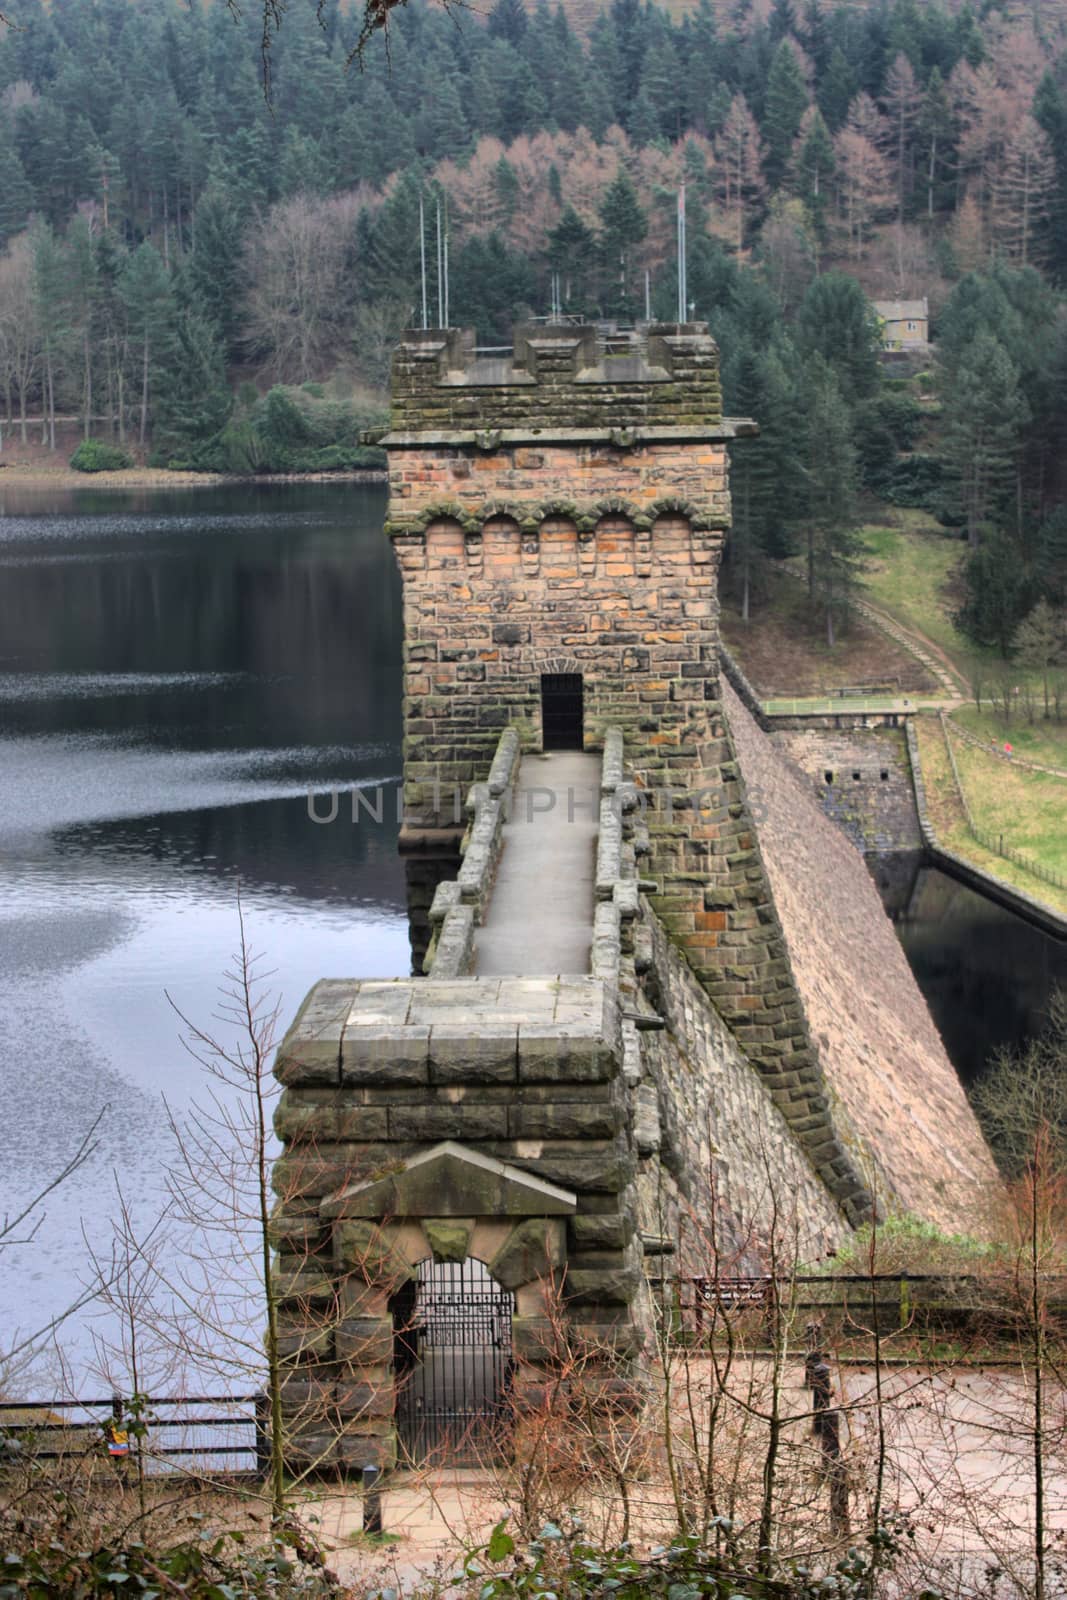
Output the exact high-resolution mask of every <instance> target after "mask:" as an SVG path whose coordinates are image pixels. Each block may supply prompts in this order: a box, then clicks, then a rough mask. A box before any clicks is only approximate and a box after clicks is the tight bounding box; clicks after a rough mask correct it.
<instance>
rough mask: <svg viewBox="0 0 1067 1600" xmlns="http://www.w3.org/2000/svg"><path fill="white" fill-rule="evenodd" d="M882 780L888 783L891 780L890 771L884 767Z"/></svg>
mask: <svg viewBox="0 0 1067 1600" xmlns="http://www.w3.org/2000/svg"><path fill="white" fill-rule="evenodd" d="M882 782H883V783H888V782H889V774H888V772H886V770H885V768H884V767H883V769H882Z"/></svg>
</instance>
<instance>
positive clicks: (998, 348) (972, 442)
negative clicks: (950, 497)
mask: <svg viewBox="0 0 1067 1600" xmlns="http://www.w3.org/2000/svg"><path fill="white" fill-rule="evenodd" d="M1028 421H1029V407H1028V406H1027V403H1026V400H1025V398H1024V397H1023V395H1022V394H1021V393H1020V390H1019V374H1018V370H1017V369H1016V367H1015V365H1014V363H1013V362H1012V360H1011V357H1010V356H1009V355H1008V352H1007V351H1006V350H1005V348H1004V346H1003V345H1002V344H1001V343H1000V341H999V340H998V339H997V338H996V336H995V335H994V334H992V333H990V332H989V331H988V330H982V331H981V332H979V333H978V334H977V335H976V336H975V338H974V341H973V343H972V344H971V346H970V348H969V350H968V351H967V353H966V355H965V356H964V357H963V359H962V360H961V361H960V363H959V365H958V367H957V368H956V373H955V377H954V380H953V383H952V387H951V389H950V390H949V392H948V394H947V395H946V397H945V411H944V451H945V458H946V461H947V462H948V464H949V466H950V468H951V469H952V471H953V473H954V474H955V478H956V481H957V483H958V484H959V499H960V509H961V511H962V513H963V517H964V523H965V526H966V529H967V538H968V542H969V543H970V544H971V546H972V547H974V546H976V545H978V544H979V543H980V542H981V540H982V537H983V533H984V532H988V529H989V526H990V524H993V525H998V526H1000V527H1002V528H1003V527H1004V526H1005V523H1006V522H1007V521H1009V520H1015V518H1013V517H1012V516H1011V512H1012V507H1013V503H1014V502H1016V497H1017V489H1018V474H1019V466H1020V452H1021V448H1022V431H1023V428H1024V427H1025V425H1026V423H1027V422H1028Z"/></svg>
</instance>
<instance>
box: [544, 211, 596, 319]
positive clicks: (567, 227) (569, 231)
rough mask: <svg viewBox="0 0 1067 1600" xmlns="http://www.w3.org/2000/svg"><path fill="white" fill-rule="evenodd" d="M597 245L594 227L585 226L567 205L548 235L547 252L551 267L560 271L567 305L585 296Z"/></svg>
mask: <svg viewBox="0 0 1067 1600" xmlns="http://www.w3.org/2000/svg"><path fill="white" fill-rule="evenodd" d="M594 246H595V240H594V237H593V232H592V229H591V228H587V227H586V225H585V223H584V222H583V221H582V219H581V217H580V216H579V215H578V213H577V211H575V209H574V207H573V206H570V205H569V206H565V207H564V210H563V214H562V216H561V217H560V219H559V221H558V222H557V223H556V226H555V227H554V228H553V229H552V231H551V233H550V234H549V236H548V248H547V250H546V252H545V255H546V259H547V261H548V265H549V267H550V268H551V270H552V271H553V272H558V273H559V274H560V278H561V280H562V281H561V284H560V288H561V292H562V298H563V304H564V305H565V306H566V305H570V304H572V303H574V302H576V301H577V302H582V301H584V299H585V290H586V285H587V282H588V274H589V266H590V262H591V261H592V258H593V250H594Z"/></svg>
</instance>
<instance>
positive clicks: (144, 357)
mask: <svg viewBox="0 0 1067 1600" xmlns="http://www.w3.org/2000/svg"><path fill="white" fill-rule="evenodd" d="M118 293H119V296H120V298H121V300H122V302H123V305H124V307H125V311H126V325H127V352H128V354H127V367H128V370H127V371H126V372H125V373H124V374H123V380H124V388H127V389H128V391H129V395H130V402H131V405H132V406H135V407H136V414H137V439H138V443H139V444H140V445H142V447H143V445H144V444H145V441H146V438H147V434H148V424H149V420H150V418H151V416H152V406H153V400H154V396H155V386H156V381H157V379H158V377H159V375H160V372H161V370H162V369H163V367H164V366H165V364H166V362H167V360H168V357H169V356H170V354H171V351H172V347H173V343H174V337H175V328H174V315H175V306H174V294H173V290H172V287H171V283H170V279H169V277H168V274H167V271H166V268H165V267H164V265H163V262H162V261H161V260H160V256H159V252H158V250H156V248H155V246H154V245H153V244H151V243H149V241H148V240H147V239H146V240H145V242H144V243H143V244H142V245H140V246H139V247H138V249H136V250H135V251H134V252H133V254H132V255H131V256H129V257H128V258H127V260H126V262H125V263H124V266H123V270H122V273H121V276H120V278H119V284H118ZM123 409H124V408H123V407H122V406H120V415H121V414H122V411H123Z"/></svg>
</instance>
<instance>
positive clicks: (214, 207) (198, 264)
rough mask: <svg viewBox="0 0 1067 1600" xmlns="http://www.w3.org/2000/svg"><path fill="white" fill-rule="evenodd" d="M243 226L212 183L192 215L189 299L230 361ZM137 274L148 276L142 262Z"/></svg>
mask: <svg viewBox="0 0 1067 1600" xmlns="http://www.w3.org/2000/svg"><path fill="white" fill-rule="evenodd" d="M242 222H243V218H242V216H241V213H240V211H239V209H238V207H237V206H235V205H234V203H233V201H232V199H231V197H230V195H229V193H228V192H227V190H226V189H225V188H224V187H223V185H222V183H221V182H220V181H219V180H217V179H213V180H212V181H211V182H209V184H208V186H207V188H206V189H205V190H204V193H203V194H202V195H201V196H200V200H199V201H198V203H197V207H196V211H195V212H194V213H193V240H194V243H193V248H192V251H191V252H190V254H189V256H188V258H187V260H186V263H185V273H186V276H187V278H188V281H189V292H190V298H191V299H192V301H193V303H194V304H195V305H197V306H199V307H200V310H201V311H202V313H203V314H204V316H206V317H209V318H210V319H211V321H212V322H214V324H215V326H216V328H217V329H218V332H219V337H220V339H221V340H222V346H223V350H224V351H225V352H226V354H227V356H228V357H230V358H232V357H233V356H235V355H236V353H237V350H238V346H239V342H240V314H239V313H240V307H239V296H240V292H241V249H242V244H241V235H242ZM138 254H139V252H138ZM160 265H162V263H160ZM139 270H140V271H142V272H147V269H146V266H145V262H144V261H143V260H142V262H141V268H140V269H139Z"/></svg>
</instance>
